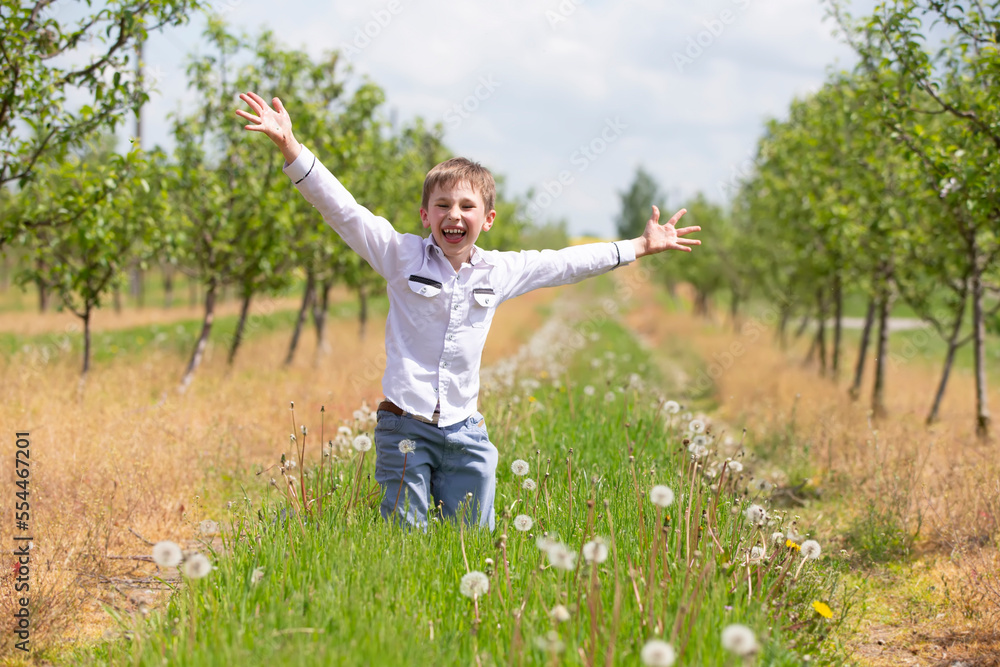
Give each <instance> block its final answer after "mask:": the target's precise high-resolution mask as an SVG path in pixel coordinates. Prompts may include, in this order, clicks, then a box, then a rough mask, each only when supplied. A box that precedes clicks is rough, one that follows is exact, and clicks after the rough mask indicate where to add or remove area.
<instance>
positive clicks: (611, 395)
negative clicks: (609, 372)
mask: <svg viewBox="0 0 1000 667" xmlns="http://www.w3.org/2000/svg"><path fill="white" fill-rule="evenodd" d="M613 400H615V392H613V391H609V392H608V393H606V394H605V395H604V402H605V403H610V402H612V401H613Z"/></svg>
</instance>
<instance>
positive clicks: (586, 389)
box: [583, 384, 597, 396]
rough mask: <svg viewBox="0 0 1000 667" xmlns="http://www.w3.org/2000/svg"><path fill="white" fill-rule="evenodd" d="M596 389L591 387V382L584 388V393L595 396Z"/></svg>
mask: <svg viewBox="0 0 1000 667" xmlns="http://www.w3.org/2000/svg"><path fill="white" fill-rule="evenodd" d="M596 391H597V390H596V389H594V388H593V387H591V386H590V385H589V384H588V385H587V386H586V387H584V388H583V393H584V395H585V396H593V395H594V392H596Z"/></svg>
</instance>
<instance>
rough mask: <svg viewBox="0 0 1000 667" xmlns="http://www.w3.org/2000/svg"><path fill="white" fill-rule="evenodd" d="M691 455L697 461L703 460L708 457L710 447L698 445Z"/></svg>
mask: <svg viewBox="0 0 1000 667" xmlns="http://www.w3.org/2000/svg"><path fill="white" fill-rule="evenodd" d="M691 455H692V456H694V458H696V459H703V458H705V457H706V456H708V447H706V446H705V445H697V446H696V447H695V448H694V450H693V451H692V452H691Z"/></svg>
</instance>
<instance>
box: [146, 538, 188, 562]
mask: <svg viewBox="0 0 1000 667" xmlns="http://www.w3.org/2000/svg"><path fill="white" fill-rule="evenodd" d="M183 558H184V555H183V554H182V553H181V548H180V547H179V546H177V543H176V542H171V541H170V540H164V541H162V542H157V543H156V544H154V545H153V562H154V563H156V564H157V565H159V566H160V567H177V566H178V565H180V564H181V560H182V559H183Z"/></svg>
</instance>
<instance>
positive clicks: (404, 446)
mask: <svg viewBox="0 0 1000 667" xmlns="http://www.w3.org/2000/svg"><path fill="white" fill-rule="evenodd" d="M416 448H417V443H415V442H414V441H412V440H400V441H399V453H400V454H410V453H412V452H413V450H415V449H416Z"/></svg>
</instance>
